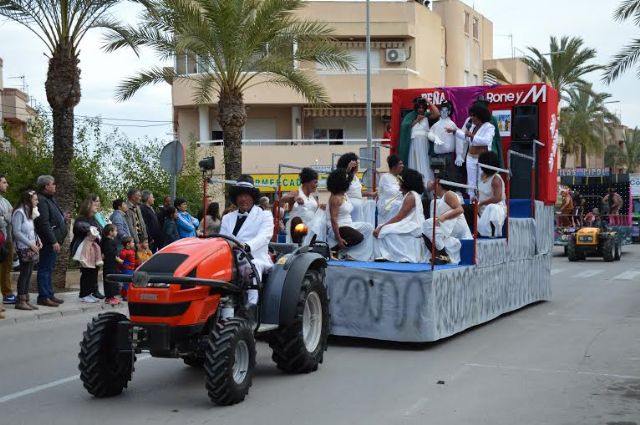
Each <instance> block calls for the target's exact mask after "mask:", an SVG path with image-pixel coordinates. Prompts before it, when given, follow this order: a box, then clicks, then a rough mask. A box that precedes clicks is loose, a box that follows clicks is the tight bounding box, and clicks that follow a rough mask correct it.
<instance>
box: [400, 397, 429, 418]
mask: <svg viewBox="0 0 640 425" xmlns="http://www.w3.org/2000/svg"><path fill="white" fill-rule="evenodd" d="M428 402H429V399H428V398H426V397H423V398H419V399H418V400H417V401H416V402H415V403H413V404H412V405H411V407H409V408H408V409H407V410H406V411H405V412H404V416H415V415H417V414H418V413H420V411H421V410H424V408H425V407H426V405H427V403H428Z"/></svg>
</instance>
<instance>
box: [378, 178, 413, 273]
mask: <svg viewBox="0 0 640 425" xmlns="http://www.w3.org/2000/svg"><path fill="white" fill-rule="evenodd" d="M400 190H401V191H402V194H403V195H404V198H403V200H402V206H401V207H400V210H399V211H398V213H397V214H396V215H395V216H393V217H392V218H391V219H390V220H389V221H387V222H386V223H384V224H381V225H380V226H378V228H377V229H376V230H375V231H374V232H373V236H374V237H375V238H377V240H376V255H375V256H376V260H386V261H396V262H401V263H423V262H425V261H426V257H425V247H424V243H423V241H422V224H423V223H424V212H423V210H422V193H423V192H424V184H423V179H422V174H420V173H419V172H417V171H416V170H412V169H411V168H405V169H404V171H403V172H402V180H401V183H400Z"/></svg>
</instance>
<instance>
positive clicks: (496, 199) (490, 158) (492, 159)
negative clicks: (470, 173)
mask: <svg viewBox="0 0 640 425" xmlns="http://www.w3.org/2000/svg"><path fill="white" fill-rule="evenodd" d="M478 162H479V163H480V164H486V165H490V166H492V167H496V168H498V165H499V162H498V156H497V155H496V154H495V153H493V152H491V151H489V152H485V153H483V154H481V155H480V157H479V158H478ZM506 199H507V198H506V195H505V190H504V181H503V180H502V177H501V176H500V175H499V174H498V173H497V172H496V171H495V170H489V169H487V168H484V167H483V166H482V165H480V181H479V182H478V213H479V214H480V217H479V218H478V233H480V234H481V235H482V236H490V237H495V236H498V237H500V236H502V226H503V225H504V220H505V219H506V217H507V204H506Z"/></svg>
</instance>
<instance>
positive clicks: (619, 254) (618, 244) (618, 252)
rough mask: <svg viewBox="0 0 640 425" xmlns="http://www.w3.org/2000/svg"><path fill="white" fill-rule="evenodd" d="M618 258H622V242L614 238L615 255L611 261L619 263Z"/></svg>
mask: <svg viewBox="0 0 640 425" xmlns="http://www.w3.org/2000/svg"><path fill="white" fill-rule="evenodd" d="M620 258H622V240H620V239H618V238H616V253H615V256H614V257H613V259H614V260H615V261H620Z"/></svg>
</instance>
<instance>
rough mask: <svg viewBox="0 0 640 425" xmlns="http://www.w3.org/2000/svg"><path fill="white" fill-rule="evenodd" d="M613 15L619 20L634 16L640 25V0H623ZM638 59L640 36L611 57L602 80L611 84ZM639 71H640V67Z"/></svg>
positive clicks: (639, 56) (639, 54)
mask: <svg viewBox="0 0 640 425" xmlns="http://www.w3.org/2000/svg"><path fill="white" fill-rule="evenodd" d="M613 17H614V19H615V20H616V21H618V22H624V21H626V20H627V19H630V18H633V22H634V23H635V24H636V25H637V26H640V0H623V1H622V2H621V3H620V6H618V8H617V9H616V10H615V12H614V13H613ZM638 60H640V38H636V39H634V40H632V41H631V42H630V43H629V44H627V45H626V46H624V47H623V48H622V50H620V51H619V52H618V54H616V55H615V56H614V57H613V59H611V62H609V63H608V64H607V65H606V66H605V68H604V75H603V77H602V80H603V81H604V82H605V83H607V84H610V83H611V82H613V81H614V80H615V79H617V78H618V77H620V76H621V75H622V74H623V73H624V72H625V71H627V70H628V69H629V68H630V67H632V66H633V65H635V64H636V63H637V62H638ZM638 71H639V72H640V67H639V68H638Z"/></svg>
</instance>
